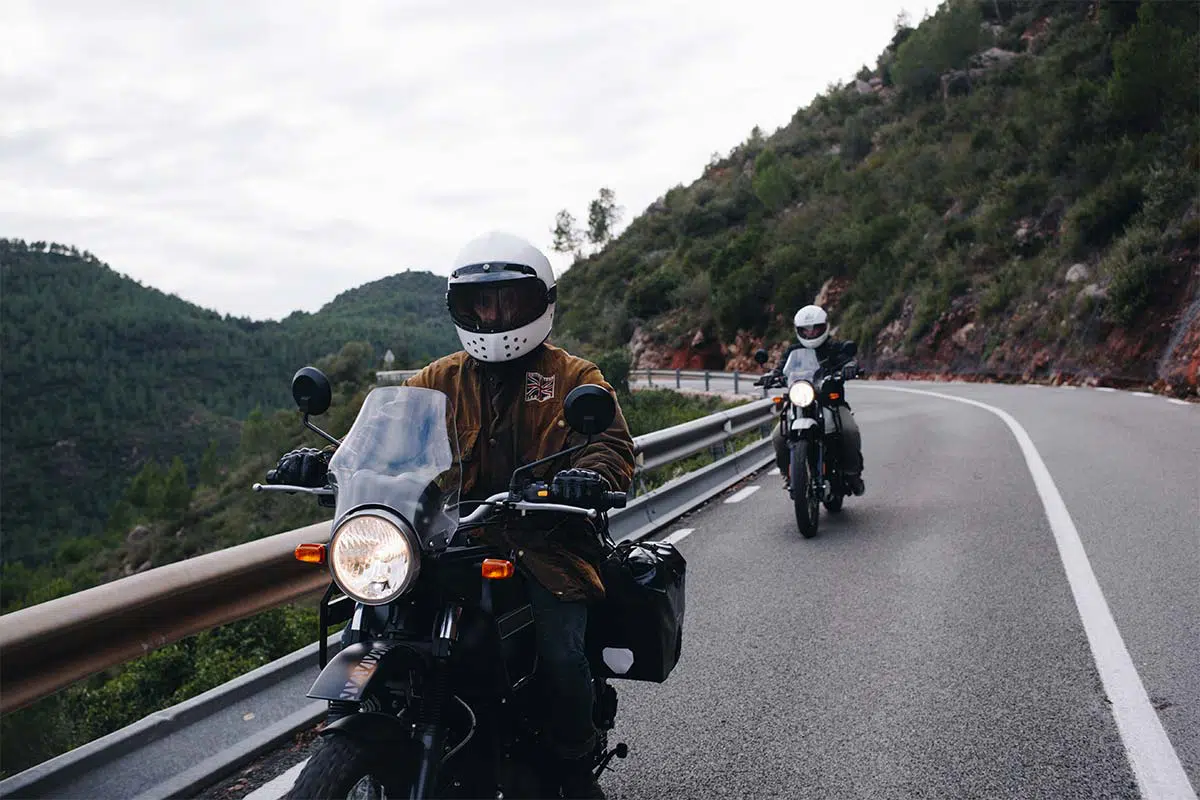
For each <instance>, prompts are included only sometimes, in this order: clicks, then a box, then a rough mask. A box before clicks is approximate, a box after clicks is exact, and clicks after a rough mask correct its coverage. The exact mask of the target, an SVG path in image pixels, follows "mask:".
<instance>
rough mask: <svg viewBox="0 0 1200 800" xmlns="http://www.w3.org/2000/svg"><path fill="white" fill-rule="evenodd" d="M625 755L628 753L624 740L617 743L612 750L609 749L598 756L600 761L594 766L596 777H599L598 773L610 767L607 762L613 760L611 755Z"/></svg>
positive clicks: (620, 756)
mask: <svg viewBox="0 0 1200 800" xmlns="http://www.w3.org/2000/svg"><path fill="white" fill-rule="evenodd" d="M627 755H629V745H627V744H625V743H624V742H621V743H619V744H618V745H617V746H616V747H614V748H613V749H612V750H609V751H608V752H607V753H605V754H604V755H603V756H601V757H600V763H599V764H598V765H597V766H596V777H597V778H599V777H600V773H602V772H604V770H606V769H610V767H609V766H608V762H610V761H612V760H613V756H616V757H617V758H625V757H626V756H627Z"/></svg>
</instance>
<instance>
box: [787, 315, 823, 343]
mask: <svg viewBox="0 0 1200 800" xmlns="http://www.w3.org/2000/svg"><path fill="white" fill-rule="evenodd" d="M792 324H794V325H795V326H796V338H797V339H799V340H800V344H802V345H804V346H805V347H812V348H817V347H820V346H821V345H823V344H825V340H826V339H828V338H829V315H828V314H826V313H825V309H823V308H821V307H820V306H805V307H804V308H802V309H800V310H799V311H797V312H796V316H795V317H794V318H793V319H792Z"/></svg>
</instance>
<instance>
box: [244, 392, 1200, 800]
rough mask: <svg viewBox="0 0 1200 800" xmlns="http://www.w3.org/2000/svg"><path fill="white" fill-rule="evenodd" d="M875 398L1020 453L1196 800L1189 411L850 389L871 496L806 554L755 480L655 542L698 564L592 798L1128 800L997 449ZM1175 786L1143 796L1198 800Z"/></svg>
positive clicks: (1066, 604) (1045, 524) (1156, 747)
mask: <svg viewBox="0 0 1200 800" xmlns="http://www.w3.org/2000/svg"><path fill="white" fill-rule="evenodd" d="M685 385H686V382H685ZM888 386H891V387H894V388H895V387H899V388H909V389H918V390H929V391H934V392H939V393H943V394H948V395H954V396H958V397H963V398H969V399H973V400H976V401H980V402H983V403H987V404H989V405H991V406H994V407H996V408H998V409H1001V410H1003V411H1007V412H1008V413H1009V414H1010V415H1011V416H1012V418H1013V419H1014V420H1015V422H1016V423H1017V424H1018V425H1019V426H1020V427H1021V428H1022V429H1023V430H1024V431H1027V432H1028V436H1029V440H1030V442H1029V444H1030V446H1032V447H1033V448H1034V449H1035V450H1036V452H1037V453H1038V454H1039V455H1040V459H1041V460H1042V461H1044V464H1045V466H1046V468H1047V470H1048V474H1049V479H1050V481H1051V483H1052V484H1053V486H1054V487H1055V489H1056V491H1057V493H1058V494H1059V495H1061V498H1062V501H1063V503H1064V504H1065V512H1066V513H1067V514H1068V515H1069V520H1068V521H1069V522H1071V523H1073V528H1074V529H1075V530H1077V533H1078V542H1079V543H1081V544H1082V550H1081V551H1080V552H1081V553H1082V554H1083V555H1082V556H1081V557H1082V558H1083V560H1084V564H1085V565H1087V566H1089V567H1090V572H1089V574H1091V573H1094V575H1095V584H1096V587H1097V589H1098V591H1099V593H1101V595H1102V599H1103V600H1104V601H1106V606H1107V609H1108V610H1111V620H1112V621H1113V622H1115V628H1113V631H1115V632H1116V634H1115V635H1116V636H1117V637H1118V639H1119V641H1121V642H1123V644H1124V646H1125V647H1126V648H1127V650H1128V653H1129V656H1130V657H1131V663H1132V667H1133V668H1134V669H1136V672H1135V673H1134V678H1135V679H1140V683H1139V685H1144V687H1145V694H1146V695H1148V696H1149V699H1150V701H1151V702H1152V703H1153V710H1151V711H1150V715H1151V717H1152V718H1153V719H1155V720H1157V721H1159V722H1161V729H1162V730H1165V733H1166V736H1165V737H1164V738H1163V739H1162V741H1161V742H1159V743H1157V744H1155V743H1154V742H1151V744H1150V747H1151V751H1152V752H1151V753H1150V755H1151V756H1152V757H1153V758H1160V759H1161V760H1162V761H1164V762H1170V761H1171V760H1172V758H1175V757H1176V755H1177V759H1178V762H1179V763H1181V764H1182V767H1183V770H1184V771H1186V776H1187V778H1188V779H1190V781H1191V783H1192V786H1200V658H1197V654H1198V653H1200V588H1198V578H1197V576H1198V575H1200V527H1198V525H1200V523H1198V522H1197V520H1200V458H1197V454H1200V407H1195V406H1190V407H1188V406H1183V405H1179V404H1172V403H1170V402H1168V401H1167V400H1165V399H1163V398H1159V397H1142V396H1138V395H1134V394H1132V393H1124V392H1099V391H1094V390H1089V389H1078V390H1067V389H1053V388H1041V387H1037V388H1035V387H1026V386H993V385H971V384H942V383H938V384H922V383H904V384H883V383H880V384H874V383H872V382H856V383H853V384H851V385H850V386H849V387H848V395H849V399H850V402H851V403H852V404H853V405H854V409H855V413H856V417H857V419H858V420H859V424H860V427H861V429H862V432H863V440H864V455H865V459H866V472H865V473H864V477H865V479H866V484H867V494H866V495H865V496H864V497H861V498H849V499H847V501H846V508H845V510H844V511H843V512H842V513H841V514H840V515H829V514H827V513H826V512H824V511H822V519H821V532H820V535H819V536H818V537H817V538H816V539H812V540H804V539H802V538H801V537H800V536H799V534H798V533H797V531H796V524H795V520H794V517H793V514H792V509H791V506H790V502H789V500H788V498H787V496H786V495H785V494H784V492H783V491H782V489H781V481H780V479H779V478H778V477H777V476H773V475H769V474H766V473H763V474H760V475H759V476H757V477H756V478H755V479H753V480H750V481H747V482H744V483H743V484H742V485H740V486H738V487H734V488H733V489H731V490H729V492H727V493H726V495H725V496H724V497H723V498H722V499H721V500H718V501H714V502H713V503H710V504H709V505H708V506H707V507H706V508H704V509H702V510H701V511H699V512H697V513H695V514H693V515H690V516H689V517H687V518H684V519H683V520H681V521H679V522H678V523H677V524H676V525H675V526H673V527H672V528H671V529H670V530H668V531H666V532H664V533H665V534H671V533H673V535H674V536H675V537H676V538H679V545H678V546H679V547H680V549H681V550H682V552H683V553H684V555H685V556H686V557H687V559H688V565H689V569H688V609H687V621H686V625H685V639H684V649H683V658H682V660H681V662H680V664H679V666H678V667H677V669H676V671H675V672H674V673H673V674H672V676H671V678H670V679H669V680H668V681H667V682H666V683H664V684H661V685H658V684H640V683H633V682H618V684H617V686H618V691H619V693H620V710H619V713H618V721H617V730H616V732H615V733H616V734H617V740H623V741H625V742H627V743H628V744H629V745H630V748H631V752H630V756H629V758H628V759H627V760H625V761H623V762H616V768H615V770H614V771H612V772H609V773H607V775H606V776H605V778H604V780H603V784H604V786H605V789H606V791H607V792H608V794H609V796H610V797H613V798H648V797H653V798H656V800H667V798H694V797H788V798H806V797H830V798H842V797H955V798H957V797H989V798H997V797H1012V798H1072V797H1081V798H1082V797H1086V798H1098V797H1138V796H1139V789H1138V775H1137V774H1136V773H1135V769H1134V768H1133V767H1131V756H1130V753H1131V752H1136V751H1137V750H1138V747H1139V746H1140V747H1142V748H1143V750H1144V749H1145V747H1146V746H1147V745H1146V740H1145V739H1142V740H1141V741H1140V743H1139V736H1140V734H1139V733H1138V731H1137V730H1133V732H1132V733H1130V732H1129V730H1125V731H1122V730H1119V729H1118V725H1117V723H1116V722H1115V719H1114V708H1116V709H1122V708H1126V707H1127V706H1128V705H1129V704H1130V703H1131V702H1133V701H1132V700H1131V699H1130V697H1128V696H1124V695H1121V696H1116V697H1112V696H1110V693H1109V692H1108V691H1106V688H1105V684H1104V683H1103V682H1102V674H1101V668H1099V667H1098V666H1097V664H1098V663H1099V662H1098V660H1097V659H1098V656H1097V655H1095V654H1094V648H1093V646H1092V645H1090V644H1089V638H1088V632H1087V630H1086V629H1085V626H1086V624H1087V623H1085V616H1087V617H1089V618H1090V617H1091V616H1092V615H1093V612H1094V609H1092V610H1090V611H1088V612H1086V613H1085V612H1081V610H1080V606H1079V605H1077V602H1076V599H1075V596H1074V595H1073V591H1072V586H1071V585H1070V584H1069V583H1068V579H1067V572H1066V570H1065V568H1064V563H1066V562H1065V561H1064V558H1066V557H1065V556H1063V555H1060V547H1059V545H1057V544H1056V535H1061V533H1062V531H1061V528H1062V526H1063V522H1062V520H1061V519H1059V520H1058V521H1057V522H1055V523H1052V522H1051V520H1050V518H1049V517H1048V515H1047V511H1046V509H1045V507H1044V506H1043V500H1042V498H1041V496H1039V487H1038V485H1036V484H1035V480H1034V478H1033V473H1032V472H1031V467H1030V464H1029V462H1028V461H1027V454H1026V453H1024V452H1023V450H1022V448H1021V446H1020V444H1019V443H1018V440H1017V438H1016V437H1015V436H1014V434H1013V431H1012V430H1010V428H1009V427H1008V426H1007V425H1006V424H1005V422H1004V421H1003V420H1002V419H1000V418H999V417H997V416H996V415H994V414H993V413H990V412H989V411H987V410H985V409H982V408H979V407H977V406H971V405H965V404H962V403H958V402H954V401H953V400H948V399H944V398H938V397H932V396H927V395H919V394H911V393H904V392H896V391H891V390H889V389H888V388H887V387H888ZM713 388H714V389H716V388H729V387H728V386H720V385H719V384H717V382H715V381H714V384H713ZM743 388H748V387H746V386H743ZM751 487H759V488H757V489H752V488H751ZM730 500H736V501H737V502H725V501H730ZM687 529H690V530H691V532H690V533H688V534H686V535H685V536H682V537H681V532H682V531H684V530H687ZM1068 560H1069V559H1068ZM1075 566H1076V567H1078V566H1079V565H1078V563H1076V564H1075ZM1101 605H1104V604H1103V603H1102V604H1101ZM1106 613H1107V612H1106ZM1093 623H1094V620H1093ZM1109 644H1111V642H1109ZM1101 649H1103V648H1101ZM1126 679H1128V676H1126ZM1134 694H1136V693H1134ZM1134 700H1136V698H1134ZM1147 708H1149V706H1147ZM1156 724H1157V723H1156ZM1134 760H1136V758H1135V759H1134ZM280 769H282V767H280ZM1142 770H1143V772H1145V762H1142ZM1152 772H1153V770H1152ZM1166 772H1167V771H1166V770H1164V771H1162V772H1161V773H1160V774H1157V775H1156V774H1150V775H1149V779H1150V780H1151V781H1153V780H1155V779H1156V778H1161V779H1163V780H1165V781H1166V783H1165V784H1163V785H1160V786H1159V787H1158V788H1157V789H1155V790H1154V792H1153V793H1152V794H1153V796H1158V797H1170V796H1189V795H1190V793H1191V792H1192V791H1193V790H1192V789H1191V787H1188V786H1186V781H1185V782H1184V783H1183V784H1180V783H1175V784H1173V785H1172V784H1170V776H1169V775H1167V774H1166ZM1141 778H1142V780H1143V781H1145V780H1146V779H1147V776H1146V775H1145V774H1143V775H1142V776H1141ZM1164 787H1165V788H1164ZM1172 792H1174V794H1172ZM260 796H265V794H262V795H260Z"/></svg>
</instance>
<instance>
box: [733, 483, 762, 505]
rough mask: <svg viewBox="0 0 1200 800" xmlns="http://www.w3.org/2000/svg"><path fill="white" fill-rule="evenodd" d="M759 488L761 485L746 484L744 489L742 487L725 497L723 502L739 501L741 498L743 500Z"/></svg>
mask: <svg viewBox="0 0 1200 800" xmlns="http://www.w3.org/2000/svg"><path fill="white" fill-rule="evenodd" d="M761 488H762V487H761V486H747V487H746V488H745V489H742V490H741V491H739V492H736V493H734V494H732V495H730V496H729V497H727V498H725V502H726V503H740V502H742V501H743V500H745V499H746V498H747V497H749V496H750V495H752V494H754V493H755V492H757V491H758V490H759V489H761Z"/></svg>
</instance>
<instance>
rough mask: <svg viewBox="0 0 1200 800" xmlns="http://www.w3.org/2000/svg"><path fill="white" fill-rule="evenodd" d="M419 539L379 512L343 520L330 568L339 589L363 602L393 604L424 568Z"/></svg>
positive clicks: (332, 542) (335, 537) (335, 534)
mask: <svg viewBox="0 0 1200 800" xmlns="http://www.w3.org/2000/svg"><path fill="white" fill-rule="evenodd" d="M420 559H421V553H420V549H419V548H418V546H417V544H416V537H415V536H414V535H413V534H412V533H410V532H409V531H408V530H406V526H405V525H404V523H402V522H400V520H398V519H396V518H394V517H391V516H390V515H388V516H384V515H382V514H379V513H373V512H372V513H363V514H356V515H354V516H352V517H349V518H348V519H346V520H345V521H343V522H342V523H341V524H340V525H338V528H337V530H336V531H334V532H333V538H332V539H331V540H330V542H329V567H330V571H331V572H332V573H333V580H334V582H335V583H337V585H338V588H340V589H341V590H342V591H343V592H345V593H346V594H347V595H349V596H350V597H353V598H354V599H355V600H357V601H358V602H360V603H365V604H366V605H369V606H379V605H383V604H384V603H390V602H391V601H392V600H395V599H396V598H397V597H399V596H400V595H402V594H404V592H405V591H406V590H407V589H408V587H409V586H411V585H412V583H413V581H414V580H415V579H416V577H417V572H418V571H419V570H420V567H421V560H420Z"/></svg>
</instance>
